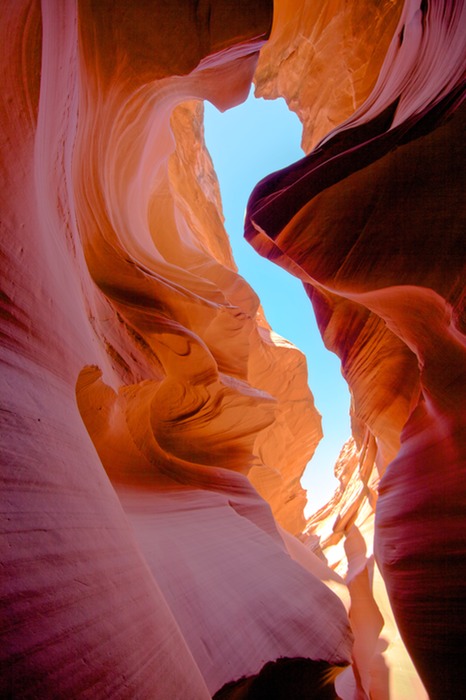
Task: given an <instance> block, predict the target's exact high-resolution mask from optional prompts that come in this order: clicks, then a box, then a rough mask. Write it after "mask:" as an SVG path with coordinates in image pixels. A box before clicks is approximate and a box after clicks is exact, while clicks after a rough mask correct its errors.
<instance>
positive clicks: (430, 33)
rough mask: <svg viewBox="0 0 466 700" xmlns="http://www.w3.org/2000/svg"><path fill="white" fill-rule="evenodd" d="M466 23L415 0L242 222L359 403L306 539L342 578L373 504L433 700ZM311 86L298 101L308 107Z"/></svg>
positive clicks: (454, 518)
mask: <svg viewBox="0 0 466 700" xmlns="http://www.w3.org/2000/svg"><path fill="white" fill-rule="evenodd" d="M381 6H382V5H381ZM465 21H466V7H465V4H464V3H462V2H460V3H446V2H422V3H418V2H406V3H405V6H404V7H403V10H402V13H401V17H400V20H399V24H398V27H397V29H396V31H395V34H394V37H393V40H392V42H391V45H390V47H389V49H388V53H387V57H386V59H385V61H384V64H383V66H382V68H381V71H380V75H379V77H378V80H377V82H376V83H375V85H374V87H373V89H372V92H371V93H370V95H369V96H368V97H367V99H366V100H365V102H363V104H362V105H361V106H360V107H359V109H358V110H357V111H356V112H355V113H354V115H352V116H350V117H349V118H348V119H347V120H346V121H344V122H343V123H342V125H341V126H339V127H337V128H336V129H335V130H334V131H332V132H331V133H330V134H329V135H327V136H326V137H325V138H324V139H323V140H321V141H320V143H319V144H318V145H317V146H316V147H315V149H314V150H313V151H311V152H310V153H309V155H308V156H307V157H305V158H304V159H302V160H301V161H300V162H299V163H296V164H294V165H292V166H290V167H289V168H287V169H286V170H283V171H281V172H279V173H275V174H273V175H271V176H270V177H268V178H266V179H265V180H264V181H263V182H262V183H260V184H259V185H258V186H257V188H256V189H255V191H254V192H253V194H252V196H251V199H250V203H249V211H248V217H247V223H246V236H247V238H248V239H249V240H250V241H251V242H252V244H253V245H254V246H255V248H256V249H257V250H258V251H259V252H260V253H262V254H263V255H266V256H267V257H269V258H270V259H271V260H274V261H275V262H277V263H278V264H280V265H282V266H283V267H285V268H287V269H288V270H290V272H292V273H293V274H295V275H297V276H298V277H300V278H301V279H302V280H303V282H304V284H305V287H306V291H307V292H308V295H309V297H310V299H311V301H312V303H313V306H314V309H315V312H316V315H317V319H318V322H319V325H320V328H321V331H322V335H323V338H324V340H325V342H326V344H327V346H328V347H329V348H331V349H332V350H333V351H335V352H336V353H337V354H338V355H339V356H340V358H341V361H342V369H343V372H344V375H345V377H346V379H347V381H348V383H349V386H350V389H351V392H352V398H353V405H352V412H353V433H354V437H355V440H356V443H355V444H353V445H351V444H349V445H347V447H346V453H342V457H341V462H340V464H339V471H340V481H341V488H340V489H339V491H338V492H337V494H335V498H334V499H333V502H331V503H330V504H329V505H328V506H327V507H326V508H324V509H322V511H321V512H319V513H317V514H316V515H315V516H314V517H313V518H312V519H311V521H310V523H309V524H308V526H307V533H308V536H312V537H311V540H308V544H309V546H315V543H316V542H317V541H318V540H320V547H321V548H323V549H324V552H326V554H327V558H328V559H329V561H334V562H335V564H336V565H337V566H338V567H339V570H345V569H346V567H347V566H348V564H346V563H345V561H346V560H345V559H343V551H342V548H341V545H342V544H343V543H344V542H345V537H347V536H349V537H354V535H352V534H351V533H355V532H357V531H358V530H359V531H360V532H363V534H364V535H365V537H366V543H363V542H360V545H359V549H360V551H361V552H362V553H364V550H365V548H366V547H369V548H370V547H371V545H372V533H371V531H372V526H371V521H372V517H373V512H374V509H375V514H376V515H375V534H376V556H377V561H378V564H379V566H380V568H381V572H382V575H383V578H384V580H385V583H386V586H387V591H388V594H389V598H390V601H391V604H392V607H393V611H394V614H395V617H396V620H397V623H398V626H399V629H400V631H401V634H402V636H403V639H404V640H405V642H406V644H407V648H408V650H409V652H410V654H411V656H412V658H413V661H414V663H415V665H416V667H417V669H418V671H419V673H420V674H421V677H422V679H423V681H424V683H425V685H426V688H427V690H428V692H429V695H430V697H431V698H443V697H446V696H448V697H453V696H455V694H457V693H458V692H461V689H462V688H464V687H466V679H465V677H464V664H462V663H461V660H460V655H461V652H459V651H458V650H459V649H461V648H462V647H463V646H464V628H465V619H464V615H463V614H462V612H460V611H461V610H462V609H463V607H464V606H463V603H460V601H461V600H463V593H461V589H462V586H463V584H462V581H463V577H464V562H465V554H466V552H465V545H464V538H463V537H462V536H461V535H459V534H458V533H460V532H461V531H462V529H463V527H464V512H465V511H464V505H465V471H464V470H465V466H466V465H465V452H464V450H465V441H464V399H465V393H464V388H465V387H464V378H465V359H466V358H465V338H464V335H463V334H462V333H463V332H464V327H465V326H464V272H465V259H464V250H465V247H464V241H463V237H464V230H465V216H464V212H465V210H464V166H463V163H464V155H465V154H464V138H463V136H462V134H463V133H464V86H465V74H464V69H465V59H466V46H465V41H464V30H463V27H464V23H465ZM277 36H278V38H277V39H276V41H277V42H278V45H279V47H281V48H282V50H283V46H282V45H281V44H280V40H281V37H280V33H279V32H278V31H277ZM317 44H318V42H317ZM269 47H270V45H269ZM313 47H315V42H313ZM314 50H315V49H314V48H311V49H310V50H309V53H310V54H311V59H312V60H315V59H314V56H313V51H314ZM303 52H304V53H305V50H304V49H303ZM352 58H353V57H352V56H350V59H351V60H352ZM308 60H310V59H308ZM351 60H348V64H349V65H350V64H351ZM301 62H303V59H301ZM290 70H291V71H292V72H293V71H294V69H293V68H290ZM265 71H266V69H265V68H263V69H262V73H260V79H261V76H263V74H264V73H265ZM286 72H287V66H286V63H283V64H282V66H281V67H280V69H279V70H278V77H277V78H275V80H276V81H278V84H279V85H280V84H282V83H283V84H285V83H286ZM293 75H294V73H293ZM273 84H274V85H275V83H273ZM259 85H261V83H260V81H259ZM261 89H262V88H261ZM309 90H310V86H309V84H303V85H302V86H301V85H298V87H297V88H296V87H295V88H294V92H293V95H292V96H291V97H290V96H289V93H288V99H292V100H294V101H295V102H298V107H296V106H295V108H296V109H297V111H298V112H299V113H301V112H304V113H306V106H307V104H308V100H309ZM337 102H338V100H337V99H335V100H334V103H337ZM337 106H338V105H337ZM319 109H320V108H319ZM331 109H333V106H332V104H331ZM335 109H336V107H335ZM316 110H317V108H315V109H314V112H313V114H314V115H316V118H317V120H318V124H317V127H316V128H317V131H318V132H319V126H320V122H319V114H318V111H316ZM340 115H341V117H343V118H344V117H345V116H346V115H345V107H344V106H341V108H340ZM305 126H306V122H305ZM312 139H313V136H312V129H309V128H308V130H307V140H306V138H305V139H304V141H305V143H306V142H308V143H309V142H310V141H311V140H312ZM400 445H401V447H400ZM394 458H395V459H394ZM382 475H384V476H383V478H382V480H381V482H380V486H378V484H379V479H380V477H381V476H382ZM377 491H378V494H379V497H378V502H377V505H376V507H375V504H376V501H377ZM460 513H462V514H463V515H460ZM460 521H461V523H462V524H461V525H460ZM354 527H356V528H357V529H356V531H355V530H354ZM316 537H317V538H318V540H316ZM347 542H348V540H347ZM312 543H314V545H313V544H312ZM339 545H340V548H338V546H339ZM345 547H346V545H345ZM346 555H349V552H348V551H347V552H346ZM349 558H350V562H349V563H350V569H351V557H349ZM374 595H375V597H376V600H377V599H378V596H379V595H380V593H378V592H377V591H376V590H375V587H374ZM377 602H379V601H378V600H377ZM353 627H354V626H353Z"/></svg>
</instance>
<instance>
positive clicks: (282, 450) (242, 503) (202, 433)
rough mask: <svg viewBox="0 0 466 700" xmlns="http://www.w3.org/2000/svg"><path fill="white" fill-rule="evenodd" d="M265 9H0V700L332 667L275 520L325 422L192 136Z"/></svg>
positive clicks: (22, 5) (340, 632)
mask: <svg viewBox="0 0 466 700" xmlns="http://www.w3.org/2000/svg"><path fill="white" fill-rule="evenodd" d="M271 20H272V7H271V4H270V3H269V2H258V3H254V7H252V6H251V4H250V3H246V2H244V3H235V4H234V6H233V5H232V3H230V2H215V3H212V4H210V3H201V4H199V3H194V2H192V3H191V2H184V1H183V2H181V1H180V2H175V3H173V2H171V3H163V2H160V3H157V2H156V3H146V2H137V3H127V2H126V1H125V2H100V1H99V2H91V1H90V0H89V1H85V0H83V1H82V2H79V3H78V4H77V5H75V4H74V3H73V2H67V3H63V2H61V1H59V0H57V1H56V2H53V1H47V2H43V3H42V6H41V5H40V4H39V3H36V2H16V1H15V2H11V3H8V4H7V7H6V8H4V11H3V23H2V29H3V30H4V37H3V40H2V44H1V49H0V51H1V60H2V73H3V76H4V83H3V85H4V95H3V96H4V101H3V106H2V113H1V116H2V129H3V133H4V140H3V143H2V167H3V172H4V173H5V178H4V179H5V184H4V187H3V188H2V192H1V195H0V196H1V206H2V279H1V284H2V315H1V324H2V355H1V357H2V373H1V382H2V391H1V395H2V411H1V425H2V439H1V448H2V475H1V478H2V537H3V539H2V577H3V578H2V589H1V594H2V606H3V607H2V609H3V610H4V612H3V613H2V644H1V650H0V663H1V669H0V679H1V680H0V695H1V696H2V697H21V698H38V697H40V698H56V697H70V698H71V697H73V698H74V697H87V698H90V697H95V698H99V697H112V698H160V699H161V700H173V699H174V698H180V699H181V698H183V699H185V698H189V699H191V698H192V699H193V700H194V699H197V698H199V700H201V699H204V698H209V697H211V696H212V695H213V694H214V693H215V692H216V691H217V690H218V689H220V688H221V687H222V686H223V685H224V684H225V683H227V682H229V681H230V680H232V679H235V678H238V677H241V676H242V675H254V674H257V673H259V671H260V669H261V668H262V666H263V665H264V664H265V663H266V662H267V661H273V660H275V659H278V658H280V657H282V656H286V657H292V658H295V657H297V658H302V657H303V658H311V659H315V660H323V661H325V662H327V663H328V664H329V665H330V666H337V667H341V666H345V665H347V664H348V663H350V661H351V649H352V640H353V635H352V632H351V629H350V625H349V621H348V616H347V612H346V610H345V607H344V605H343V603H342V602H341V601H340V600H339V598H338V597H337V596H336V595H335V594H334V593H333V592H332V591H331V590H330V588H329V587H328V586H327V585H326V584H325V583H323V582H322V580H326V579H332V576H333V574H332V572H331V571H330V570H329V569H326V568H325V567H324V568H323V569H322V565H321V564H320V563H319V562H318V561H316V560H315V558H313V557H312V556H311V555H310V554H309V553H306V552H305V553H304V555H303V556H304V558H305V560H306V561H307V566H306V567H305V566H303V565H301V564H299V563H297V562H296V561H295V560H294V559H295V558H296V557H294V558H292V557H291V556H290V555H289V551H288V550H289V549H290V548H292V547H291V545H290V543H289V542H288V541H287V538H290V539H291V540H293V538H292V536H291V535H288V534H286V531H285V530H283V531H281V530H280V529H279V526H278V522H277V521H279V522H281V524H282V525H283V526H284V527H285V528H287V529H288V530H290V531H291V532H300V531H301V530H302V528H303V526H304V518H303V515H302V509H303V506H304V504H305V497H304V493H303V491H302V489H301V487H300V485H299V477H300V475H301V473H302V471H303V468H304V466H305V464H306V462H307V460H308V459H309V458H310V456H311V455H312V453H313V451H314V449H315V446H316V444H317V442H318V440H319V438H320V435H321V430H320V417H319V415H318V414H317V412H316V411H315V409H314V406H313V399H312V395H311V393H310V391H309V389H308V387H307V383H306V374H307V373H306V366H305V361H304V358H303V356H302V355H301V353H300V352H299V351H298V350H296V349H295V348H294V347H293V346H292V345H291V344H290V343H288V342H287V341H285V340H283V339H280V338H278V337H277V336H276V334H274V333H273V332H272V331H271V329H270V328H269V327H268V325H267V322H266V321H265V319H264V318H263V314H262V312H261V310H260V306H259V300H258V298H257V296H256V295H255V294H254V292H253V291H252V290H251V288H250V287H249V286H248V285H247V283H246V282H245V281H244V280H243V279H242V278H241V277H240V276H239V275H238V274H237V272H236V268H235V264H234V262H233V260H232V256H231V252H230V248H229V244H228V240H227V237H226V234H225V232H224V229H223V225H222V213H221V205H220V202H219V192H218V185H217V181H216V178H215V175H214V173H213V169H212V165H211V162H210V159H209V157H208V155H207V153H206V152H205V148H204V146H203V137H202V103H200V102H199V100H203V99H210V100H212V101H213V102H214V103H215V104H217V105H218V106H219V107H220V108H221V109H226V108H227V107H230V106H232V105H234V104H236V103H237V102H240V101H241V100H243V99H245V97H246V95H247V93H248V91H249V87H250V84H251V80H252V75H253V71H254V69H255V66H256V63H257V58H258V51H259V49H260V47H261V46H262V45H263V43H264V41H265V39H266V37H267V34H268V32H269V29H270V25H271ZM248 474H250V476H251V481H250V480H249V479H248V478H247V475H248ZM251 483H254V484H255V485H256V486H257V490H256V489H255V488H254V487H253V486H252V485H251ZM259 492H260V493H261V494H263V495H265V496H267V498H268V499H269V502H270V505H269V504H268V503H267V502H266V501H265V500H264V499H263V497H261V496H260V495H259ZM270 506H271V507H270ZM272 509H273V511H274V513H275V514H276V516H277V520H275V519H274V517H273V515H272ZM297 544H299V543H297Z"/></svg>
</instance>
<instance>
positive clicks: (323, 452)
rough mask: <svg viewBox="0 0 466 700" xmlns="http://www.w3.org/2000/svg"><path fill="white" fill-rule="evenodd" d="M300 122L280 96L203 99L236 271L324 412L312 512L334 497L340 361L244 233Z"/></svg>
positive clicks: (306, 481) (343, 429) (307, 482)
mask: <svg viewBox="0 0 466 700" xmlns="http://www.w3.org/2000/svg"><path fill="white" fill-rule="evenodd" d="M301 131H302V129H301V123H300V122H299V119H298V118H297V116H296V115H295V114H294V113H293V112H290V111H289V109H288V107H287V106H286V103H285V101H284V100H283V99H279V100H264V99H262V98H260V99H256V98H255V97H254V96H253V91H251V94H250V95H249V98H248V100H247V101H246V102H245V103H243V104H242V105H239V106H238V107H235V108H233V109H230V110H228V111H227V112H224V113H223V114H222V113H221V112H219V111H218V110H217V109H216V108H215V107H213V106H212V105H211V104H210V103H209V102H206V103H205V139H206V144H207V148H208V149H209V152H210V155H211V157H212V160H213V163H214V167H215V170H216V172H217V176H218V179H219V182H220V192H221V195H222V201H223V210H224V214H225V227H226V230H227V232H228V234H229V236H230V240H231V245H232V248H233V255H234V257H235V260H236V264H237V265H238V268H239V272H240V274H241V275H242V276H243V277H244V278H245V279H246V280H247V281H248V282H249V284H250V285H251V286H252V287H253V289H254V290H255V291H256V293H257V294H258V295H259V298H260V300H261V303H262V306H263V308H264V311H265V315H266V317H267V320H268V322H269V323H270V325H271V326H272V328H273V329H274V331H275V332H277V333H279V334H280V335H282V336H284V337H285V338H287V339H288V340H290V341H291V342H292V343H294V344H295V345H296V346H297V347H298V348H300V350H302V351H303V352H304V354H305V355H306V357H307V364H308V372H309V385H310V387H311V390H312V393H313V394H314V399H315V403H316V406H317V409H318V411H319V412H320V413H321V415H322V426H323V431H324V438H323V440H322V441H321V443H320V445H319V447H318V448H317V451H316V453H315V455H314V457H313V459H312V460H311V462H310V463H309V465H308V467H307V469H306V472H305V474H304V476H303V479H302V485H303V487H304V488H305V489H307V491H308V501H309V505H308V508H307V509H306V513H307V514H308V515H309V514H310V513H312V512H314V511H315V510H316V509H317V508H318V507H320V506H321V505H323V504H324V503H325V502H326V501H327V500H328V498H329V497H330V496H331V495H332V493H333V490H334V488H335V486H336V485H337V482H336V480H335V478H334V477H333V466H334V464H335V461H336V458H337V456H338V453H339V451H340V449H341V447H342V445H343V443H344V442H345V441H346V440H347V439H348V437H349V435H350V424H349V394H348V389H347V385H346V382H345V381H344V379H343V377H342V376H341V372H340V361H339V359H338V358H337V357H336V356H335V355H334V354H333V353H331V352H329V351H328V350H327V349H326V348H325V346H324V345H323V342H322V339H321V337H320V333H319V331H318V329H317V325H316V322H315V319H314V313H313V310H312V306H311V303H310V301H309V299H308V298H307V296H306V294H305V292H304V289H303V288H302V285H301V283H300V282H299V281H298V280H297V279H295V278H294V277H292V276H291V275H290V274H288V273H287V272H285V271H284V270H282V269H281V268H280V267H278V266H276V265H274V264H273V263H271V262H269V261H268V260H264V259H263V258H262V257H261V256H260V255H259V254H258V253H256V252H255V251H254V250H253V248H252V247H251V246H250V245H249V243H247V242H246V241H245V240H244V238H243V220H244V212H245V209H246V204H247V201H248V198H249V195H250V193H251V191H252V189H253V188H254V186H255V185H256V183H257V182H258V181H259V180H260V179H262V178H263V177H264V176H265V175H268V174H269V173H271V172H273V171H274V170H279V169H280V168H283V167H285V166H286V165H289V164H290V163H292V162H294V161H296V160H298V159H299V158H302V156H303V151H302V150H301V148H300V141H301Z"/></svg>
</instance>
